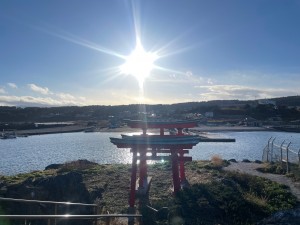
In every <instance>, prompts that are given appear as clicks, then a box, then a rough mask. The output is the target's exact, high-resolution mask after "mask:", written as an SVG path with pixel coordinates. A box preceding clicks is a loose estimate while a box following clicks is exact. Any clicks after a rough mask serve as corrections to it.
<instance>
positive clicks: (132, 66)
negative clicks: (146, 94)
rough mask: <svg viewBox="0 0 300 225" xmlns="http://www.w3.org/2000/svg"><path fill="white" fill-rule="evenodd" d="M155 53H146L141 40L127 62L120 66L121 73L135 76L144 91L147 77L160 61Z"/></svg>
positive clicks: (127, 58)
mask: <svg viewBox="0 0 300 225" xmlns="http://www.w3.org/2000/svg"><path fill="white" fill-rule="evenodd" d="M158 58H159V57H158V55H157V54H156V53H155V52H146V51H145V50H144V47H143V46H142V44H141V41H140V40H139V38H137V43H136V46H135V49H134V50H133V51H132V52H131V54H130V55H129V56H127V57H126V62H125V63H124V64H123V65H121V66H120V70H121V73H123V74H128V75H132V76H134V77H135V78H136V79H137V80H138V82H139V86H140V88H141V89H142V88H143V85H144V81H145V79H146V77H148V76H149V74H150V73H151V71H152V69H153V68H154V66H155V65H154V62H155V61H156V60H157V59H158Z"/></svg>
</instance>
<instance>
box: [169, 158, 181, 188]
mask: <svg viewBox="0 0 300 225" xmlns="http://www.w3.org/2000/svg"><path fill="white" fill-rule="evenodd" d="M171 160H172V175H173V186H174V193H177V192H178V191H179V190H180V180H179V174H178V155H177V153H175V152H172V154H171Z"/></svg>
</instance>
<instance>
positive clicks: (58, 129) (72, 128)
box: [16, 125, 275, 136]
mask: <svg viewBox="0 0 300 225" xmlns="http://www.w3.org/2000/svg"><path fill="white" fill-rule="evenodd" d="M87 128H89V127H87V126H85V125H71V126H64V127H51V128H41V129H30V130H17V131H16V135H17V136H25V135H28V136H29V135H42V134H56V133H73V132H83V131H85V130H86V129H87ZM190 131H191V132H193V133H202V132H251V131H275V130H274V129H271V128H266V127H244V126H234V127H230V126H205V125H201V126H199V127H195V128H192V129H190ZM95 132H119V133H122V132H123V133H134V132H141V130H140V129H136V128H130V127H118V128H108V127H107V128H101V129H98V130H96V131H95ZM149 132H151V133H157V132H158V130H157V129H149Z"/></svg>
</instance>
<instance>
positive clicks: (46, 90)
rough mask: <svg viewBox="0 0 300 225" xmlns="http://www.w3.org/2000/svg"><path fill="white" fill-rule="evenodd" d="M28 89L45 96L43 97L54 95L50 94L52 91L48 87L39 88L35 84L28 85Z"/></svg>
mask: <svg viewBox="0 0 300 225" xmlns="http://www.w3.org/2000/svg"><path fill="white" fill-rule="evenodd" d="M28 87H29V88H30V89H31V90H32V91H34V92H38V93H40V94H43V95H49V94H52V93H51V92H50V90H49V89H48V88H47V87H39V86H37V85H35V84H28Z"/></svg>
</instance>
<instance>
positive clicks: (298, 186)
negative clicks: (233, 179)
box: [224, 162, 300, 202]
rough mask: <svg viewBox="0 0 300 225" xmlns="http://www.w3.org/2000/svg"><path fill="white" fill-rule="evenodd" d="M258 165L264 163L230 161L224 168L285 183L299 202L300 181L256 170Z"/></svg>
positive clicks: (260, 165) (261, 165)
mask: <svg viewBox="0 0 300 225" xmlns="http://www.w3.org/2000/svg"><path fill="white" fill-rule="evenodd" d="M259 167H264V165H263V164H258V163H245V162H237V163H234V162H231V164H230V165H229V166H228V167H225V168H224V170H225V171H236V172H239V173H246V174H250V175H253V176H259V177H264V178H267V179H269V180H272V181H274V182H277V183H280V184H285V185H287V186H289V187H290V189H291V192H292V193H293V194H294V195H295V196H296V197H297V199H298V201H299V202H300V182H293V181H292V180H291V179H290V178H288V177H286V176H284V175H279V174H270V173H261V172H259V171H257V170H256V169H257V168H259Z"/></svg>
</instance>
